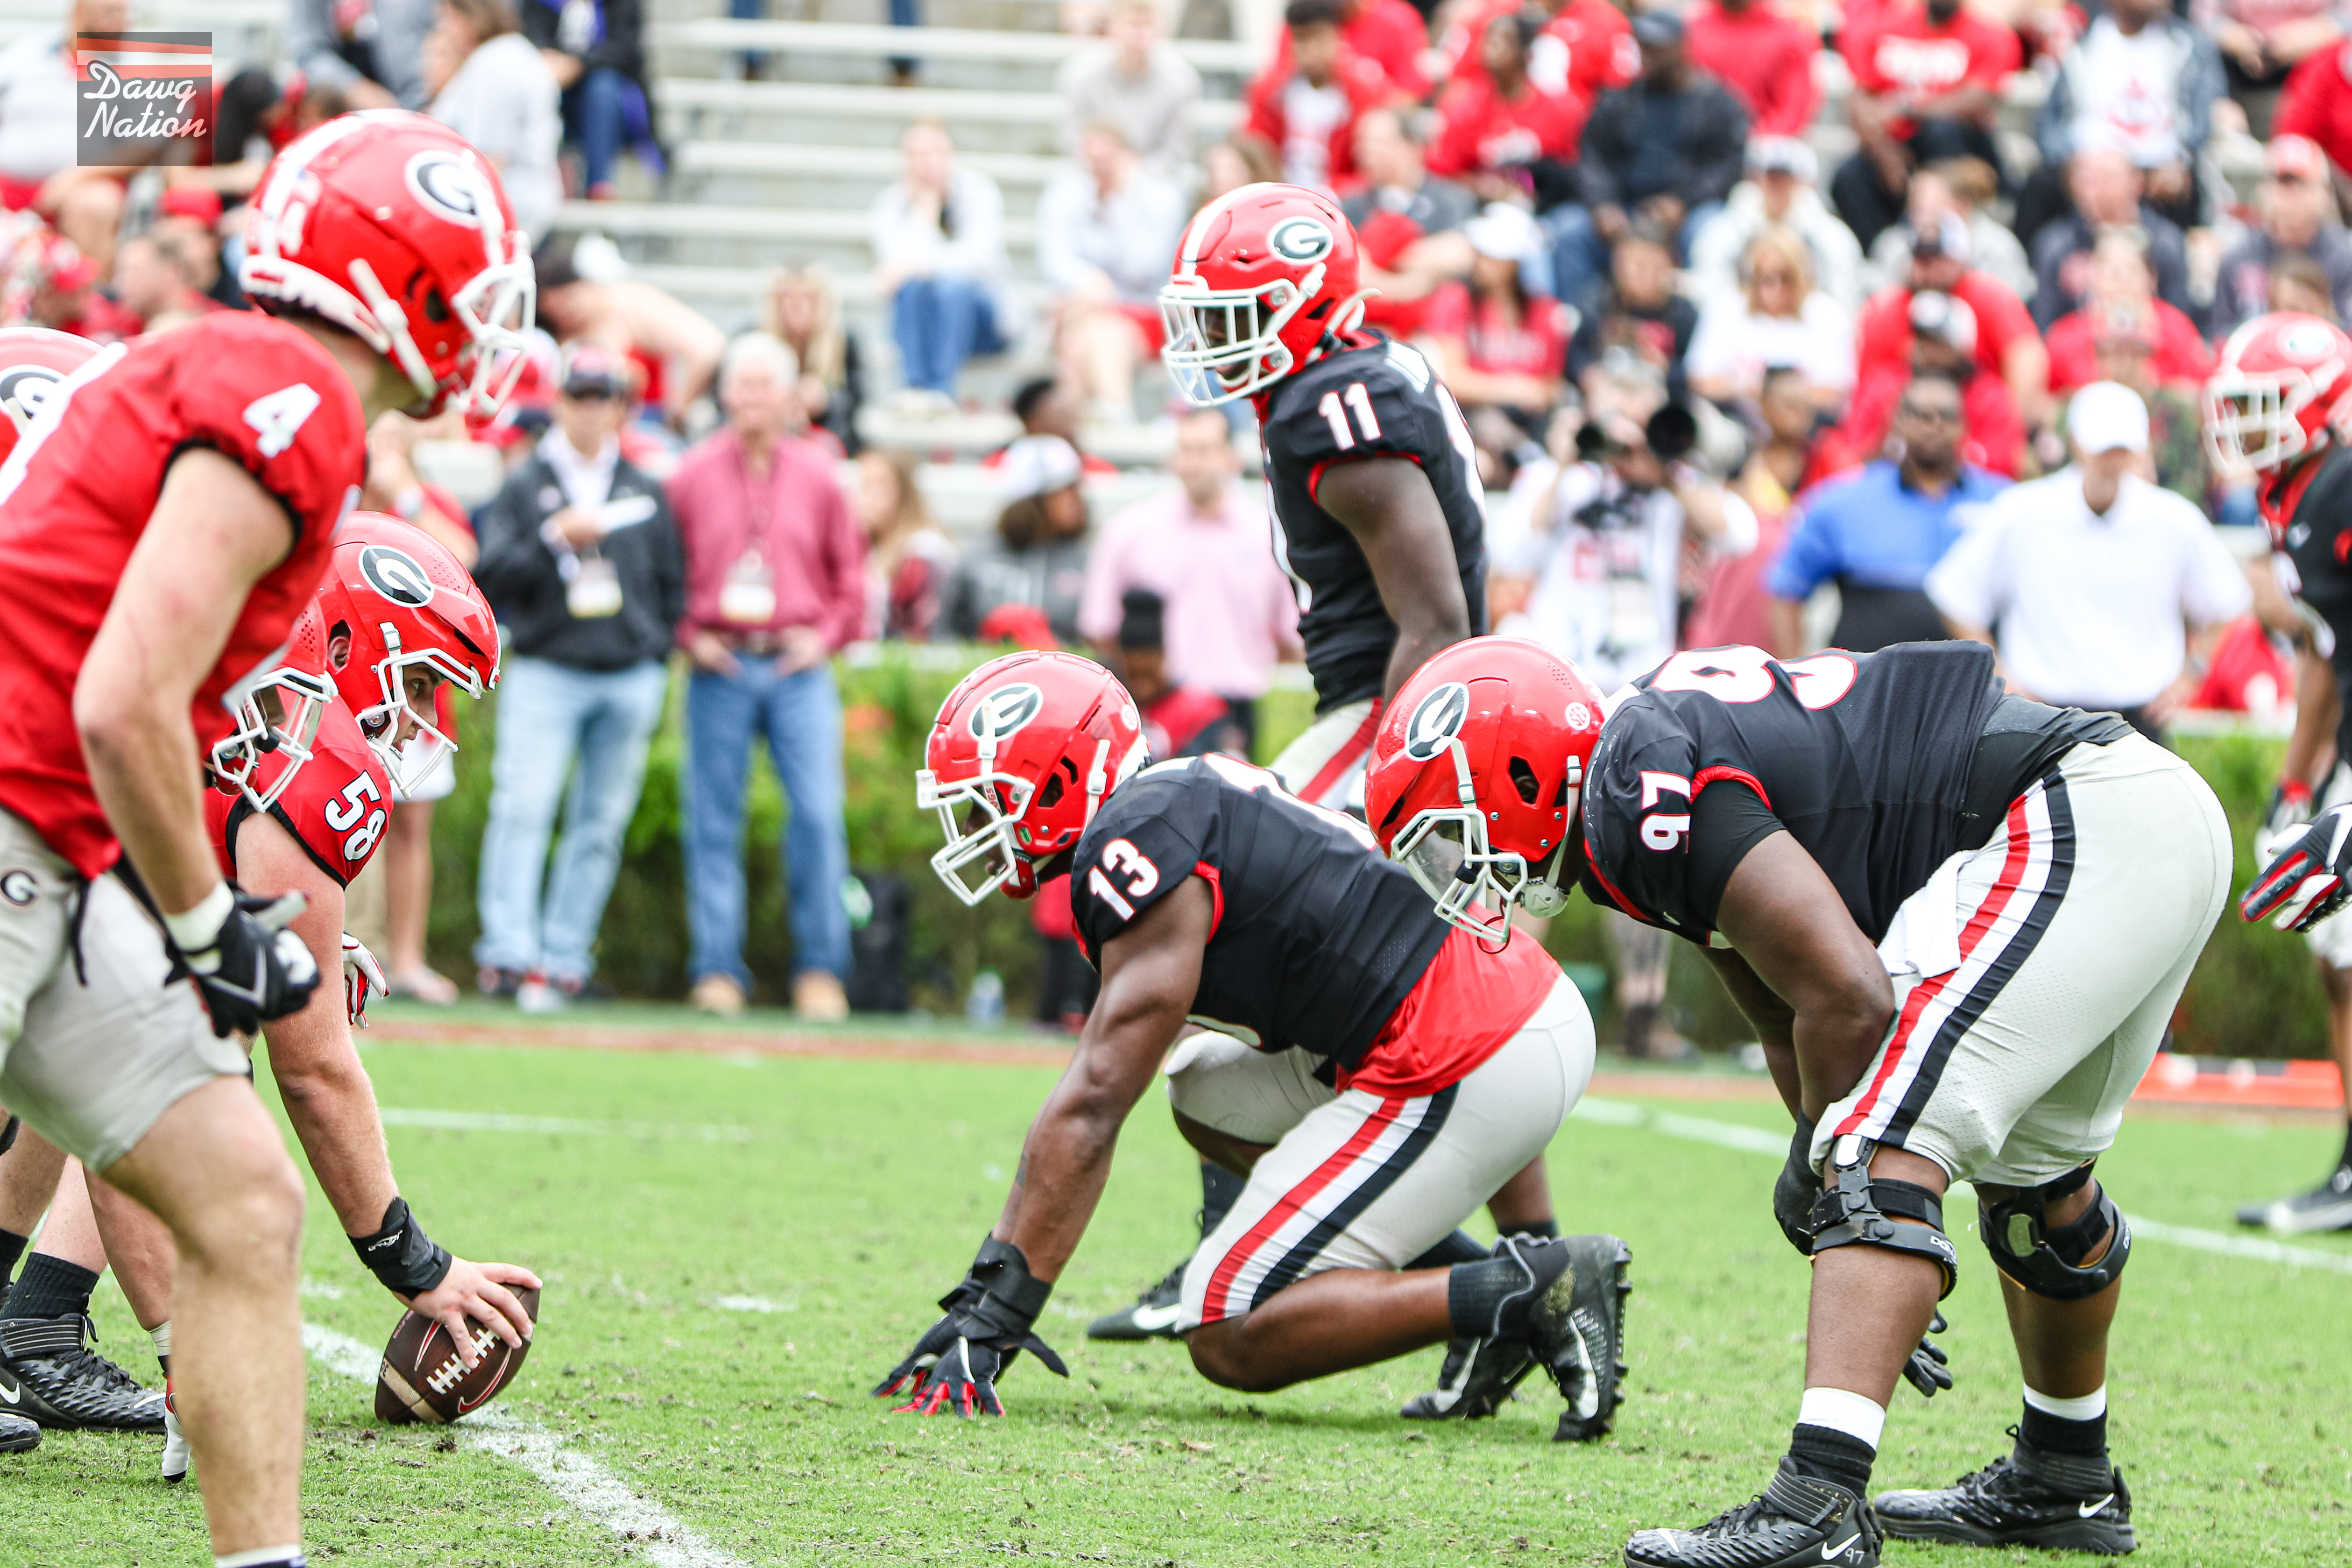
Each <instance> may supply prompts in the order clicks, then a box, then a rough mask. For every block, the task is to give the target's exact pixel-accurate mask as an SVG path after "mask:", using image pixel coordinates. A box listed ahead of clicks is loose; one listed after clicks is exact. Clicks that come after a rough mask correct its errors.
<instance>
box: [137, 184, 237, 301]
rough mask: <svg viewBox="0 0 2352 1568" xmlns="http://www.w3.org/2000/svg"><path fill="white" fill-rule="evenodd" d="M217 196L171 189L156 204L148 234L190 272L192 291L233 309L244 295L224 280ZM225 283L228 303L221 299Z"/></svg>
mask: <svg viewBox="0 0 2352 1568" xmlns="http://www.w3.org/2000/svg"><path fill="white" fill-rule="evenodd" d="M220 221H221V198H220V195H219V193H218V192H215V191H212V190H208V189H206V188H205V187H204V186H202V185H171V186H167V187H165V189H164V191H163V196H162V197H161V198H160V199H159V200H158V201H157V202H156V204H155V216H154V218H153V220H152V222H150V223H149V224H148V226H147V233H148V234H149V235H150V236H151V237H152V238H153V239H154V240H155V241H156V243H158V244H160V245H162V246H163V247H166V248H168V249H170V250H171V251H172V252H173V254H174V255H175V256H177V257H178V258H180V260H181V262H182V264H183V265H184V266H185V267H186V268H187V269H188V286H189V287H190V288H192V289H194V290H195V291H196V292H197V293H199V294H202V295H204V296H205V298H206V299H208V300H213V301H215V303H217V304H223V305H232V304H235V303H236V302H237V300H241V299H242V298H243V297H244V291H243V290H241V289H238V288H237V286H236V279H224V273H225V270H226V269H225V268H223V267H222V266H221V239H220ZM225 281H226V291H227V298H226V299H224V298H223V297H222V292H223V287H224V282H225Z"/></svg>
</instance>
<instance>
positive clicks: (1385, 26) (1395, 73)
mask: <svg viewBox="0 0 2352 1568" xmlns="http://www.w3.org/2000/svg"><path fill="white" fill-rule="evenodd" d="M1338 3H1339V41H1340V42H1341V43H1343V44H1345V45H1347V46H1348V52H1349V54H1351V55H1353V56H1355V57H1356V58H1358V59H1360V60H1370V62H1371V63H1372V64H1373V65H1375V66H1377V67H1379V68H1380V73H1381V79H1382V80H1384V81H1385V82H1386V83H1387V84H1388V91H1387V94H1386V99H1387V100H1388V101H1391V102H1393V103H1395V104H1397V105H1399V106H1402V105H1406V104H1414V103H1419V102H1420V101H1421V100H1423V99H1425V98H1427V97H1428V96H1429V88H1430V81H1429V79H1428V78H1427V77H1425V76H1423V74H1422V71H1421V57H1422V56H1423V53H1425V52H1426V51H1427V50H1428V48H1429V27H1428V25H1427V24H1426V23H1424V22H1423V20H1422V19H1421V13H1420V12H1418V11H1416V10H1414V9H1413V8H1412V6H1411V5H1406V4H1405V0H1338ZM1286 19H1287V18H1286ZM1294 59H1295V56H1294V55H1293V52H1292V45H1291V41H1290V34H1289V33H1288V32H1287V31H1285V32H1283V33H1281V34H1279V35H1278V36H1276V38H1275V41H1274V65H1273V68H1272V74H1274V75H1276V76H1282V75H1286V74H1288V72H1289V71H1290V68H1291V67H1292V64H1293V63H1294Z"/></svg>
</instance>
